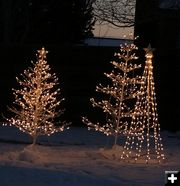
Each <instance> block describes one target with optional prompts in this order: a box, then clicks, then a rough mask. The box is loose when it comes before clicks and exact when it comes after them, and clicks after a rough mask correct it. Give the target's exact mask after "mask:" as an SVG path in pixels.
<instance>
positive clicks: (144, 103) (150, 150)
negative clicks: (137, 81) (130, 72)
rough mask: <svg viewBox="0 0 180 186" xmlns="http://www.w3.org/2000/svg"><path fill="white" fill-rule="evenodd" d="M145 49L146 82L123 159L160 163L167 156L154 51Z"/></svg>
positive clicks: (144, 80) (144, 79) (140, 95)
mask: <svg viewBox="0 0 180 186" xmlns="http://www.w3.org/2000/svg"><path fill="white" fill-rule="evenodd" d="M145 51H146V55H145V57H146V62H145V68H144V73H143V76H142V80H143V82H144V83H143V84H142V85H141V87H140V92H141V94H139V96H138V97H137V102H136V106H135V110H134V114H133V117H132V121H131V125H130V128H129V130H128V134H127V139H126V142H125V145H124V151H123V153H122V155H121V159H123V160H125V161H130V162H132V161H135V162H136V161H137V160H138V159H143V160H145V162H146V163H149V162H153V161H155V162H159V163H160V162H162V161H163V160H164V159H165V156H164V153H163V145H162V138H161V137H160V124H159V123H158V114H157V103H156V94H155V87H154V78H153V66H152V58H153V53H152V49H151V47H150V46H149V47H148V48H147V49H145ZM144 156H145V157H144Z"/></svg>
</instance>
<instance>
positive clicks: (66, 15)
mask: <svg viewBox="0 0 180 186" xmlns="http://www.w3.org/2000/svg"><path fill="white" fill-rule="evenodd" d="M0 15H1V18H0V34H1V38H0V42H1V43H4V44H12V43H18V44H19V43H41V42H43V43H52V44H53V43H57V42H58V43H75V42H79V41H81V40H82V39H84V38H85V37H88V36H90V35H92V30H93V25H94V18H93V14H92V0H68V1H65V0H64V1H58V0H51V1H48V0H38V1H37V0H27V1H23V0H17V1H12V0H3V1H1V3H0Z"/></svg>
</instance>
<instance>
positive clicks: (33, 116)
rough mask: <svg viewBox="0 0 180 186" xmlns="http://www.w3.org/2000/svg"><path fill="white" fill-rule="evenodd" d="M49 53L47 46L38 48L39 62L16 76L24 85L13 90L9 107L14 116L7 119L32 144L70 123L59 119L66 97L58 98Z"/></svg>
mask: <svg viewBox="0 0 180 186" xmlns="http://www.w3.org/2000/svg"><path fill="white" fill-rule="evenodd" d="M47 53H48V51H46V50H45V48H42V49H41V50H38V51H37V62H36V63H34V62H32V65H33V67H30V68H28V70H24V73H23V74H21V78H16V79H17V82H18V83H19V85H20V87H21V88H20V89H19V90H16V89H13V94H14V97H15V101H14V106H13V107H10V108H9V110H10V111H11V112H12V113H13V114H14V117H12V118H10V119H8V122H9V123H10V124H12V125H15V126H16V127H17V128H19V129H20V130H21V131H23V132H25V133H27V134H29V135H30V136H31V137H32V139H33V144H35V143H36V140H37V137H38V136H41V135H48V136H49V135H51V134H53V133H55V132H61V131H63V130H64V129H66V128H68V125H69V123H66V122H59V121H58V118H59V116H60V115H61V114H63V112H64V110H63V109H61V108H59V106H60V104H61V102H62V101H63V100H64V99H60V100H58V96H59V94H60V89H58V88H56V86H57V85H58V78H57V77H56V75H55V74H51V73H50V70H51V69H50V67H49V65H48V63H47V61H46V54H47Z"/></svg>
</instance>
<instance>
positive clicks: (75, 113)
mask: <svg viewBox="0 0 180 186" xmlns="http://www.w3.org/2000/svg"><path fill="white" fill-rule="evenodd" d="M44 47H45V48H46V49H47V50H49V53H48V54H47V61H48V63H49V64H50V67H51V69H52V72H55V73H56V75H57V77H58V78H59V87H60V88H61V92H62V94H61V96H62V97H64V98H65V99H66V100H65V101H64V103H63V104H62V106H63V107H65V108H66V111H65V114H64V117H63V118H65V119H66V120H67V121H72V122H73V125H74V126H84V124H83V123H82V122H81V117H82V116H87V117H89V119H92V120H94V121H96V119H99V120H101V119H100V118H99V117H100V115H98V116H97V110H96V109H94V108H92V106H91V104H90V101H89V99H90V98H91V97H95V98H96V99H99V100H101V99H102V94H98V93H97V92H95V87H96V85H98V84H99V83H102V84H104V85H105V84H106V83H107V78H106V77H105V76H104V74H103V73H104V72H110V71H111V70H112V67H113V66H112V65H111V64H110V61H112V60H114V53H115V52H118V50H119V48H118V47H98V46H97V47H90V46H69V47H68V46H66V47H64V46H59V45H47V46H44ZM40 48H41V46H40V45H26V46H25V45H24V46H21V47H20V46H11V47H1V52H0V59H1V64H2V65H1V68H0V76H1V78H0V87H1V91H0V95H1V96H0V103H1V104H0V112H1V113H2V114H4V115H6V114H7V105H9V106H10V105H12V101H13V99H14V98H13V97H12V90H11V89H12V88H16V87H17V85H18V84H17V82H16V79H15V77H16V76H19V75H20V73H22V72H23V70H24V69H27V68H28V67H29V66H31V63H30V62H31V60H33V61H35V60H36V57H35V54H36V50H38V49H40ZM157 53H158V51H157V50H156V51H154V61H153V64H154V78H155V86H156V87H155V88H156V96H157V103H158V112H159V121H160V124H161V128H162V129H168V130H172V131H176V130H178V129H179V125H178V123H179V121H180V119H179V85H178V84H179V81H178V79H179V64H178V63H177V62H176V61H177V59H176V57H177V55H175V54H174V55H173V53H172V56H170V57H169V56H165V55H163V56H159V55H157ZM173 56H175V58H173ZM170 61H171V62H170ZM170 63H171V64H170ZM94 118H95V119H94ZM2 121H3V118H2Z"/></svg>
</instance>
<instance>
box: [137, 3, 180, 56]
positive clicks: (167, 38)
mask: <svg viewBox="0 0 180 186" xmlns="http://www.w3.org/2000/svg"><path fill="white" fill-rule="evenodd" d="M134 33H135V35H136V36H139V37H140V38H139V45H141V46H142V47H146V46H147V45H148V44H149V43H151V45H152V47H155V48H156V49H158V50H159V51H160V52H162V54H163V53H164V54H165V53H166V52H167V50H168V51H175V50H177V49H180V0H148V1H147V0H136V16H135V28H134Z"/></svg>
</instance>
